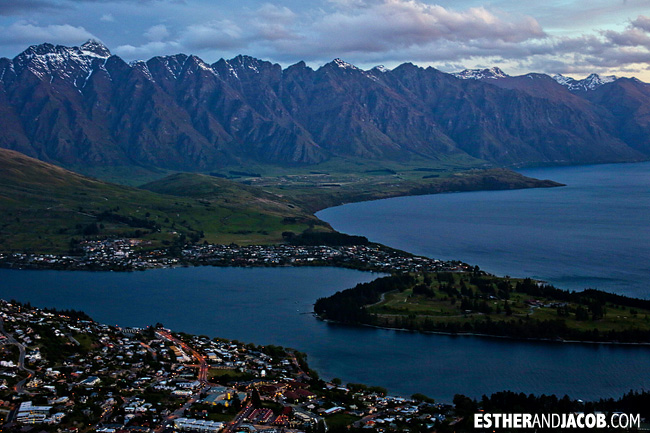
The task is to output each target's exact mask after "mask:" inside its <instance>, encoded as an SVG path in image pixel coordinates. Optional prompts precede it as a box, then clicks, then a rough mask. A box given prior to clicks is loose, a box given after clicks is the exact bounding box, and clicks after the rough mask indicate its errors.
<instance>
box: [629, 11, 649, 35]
mask: <svg viewBox="0 0 650 433" xmlns="http://www.w3.org/2000/svg"><path fill="white" fill-rule="evenodd" d="M631 24H632V26H633V27H636V28H637V29H641V30H644V31H646V32H650V17H646V16H643V15H639V16H638V17H637V19H635V20H633V21H632V22H631Z"/></svg>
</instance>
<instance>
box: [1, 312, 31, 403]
mask: <svg viewBox="0 0 650 433" xmlns="http://www.w3.org/2000/svg"><path fill="white" fill-rule="evenodd" d="M0 333H1V334H2V335H4V336H5V337H7V341H6V342H5V344H12V345H14V346H18V350H19V351H20V354H19V355H18V369H19V370H21V371H24V372H25V373H27V377H26V378H25V379H23V380H21V381H20V382H18V383H17V384H16V386H14V391H16V392H17V393H18V394H30V393H29V392H27V391H25V384H26V383H27V382H28V381H29V379H31V378H32V376H34V371H33V370H30V369H28V368H27V367H25V355H26V352H27V350H26V349H25V346H23V345H22V344H21V343H19V342H18V341H16V339H15V338H14V337H13V335H11V334H9V333H7V332H6V331H5V324H4V321H3V320H2V319H0Z"/></svg>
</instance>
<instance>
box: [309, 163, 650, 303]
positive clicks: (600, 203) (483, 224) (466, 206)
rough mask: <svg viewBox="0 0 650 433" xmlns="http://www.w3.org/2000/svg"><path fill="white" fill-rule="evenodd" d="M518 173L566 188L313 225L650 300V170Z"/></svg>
mask: <svg viewBox="0 0 650 433" xmlns="http://www.w3.org/2000/svg"><path fill="white" fill-rule="evenodd" d="M521 173H523V174H525V175H527V176H531V177H535V178H539V179H551V180H554V181H557V182H561V183H565V184H566V185H567V186H565V187H560V188H545V189H525V190H515V191H480V192H463V193H451V194H437V195H427V196H415V197H399V198H393V199H386V200H378V201H372V202H362V203H353V204H347V205H344V206H338V207H334V208H329V209H325V210H323V211H321V212H319V213H318V214H317V216H318V217H319V218H321V219H323V220H325V221H327V222H329V223H330V224H331V225H332V226H333V227H334V228H335V229H337V230H339V231H342V232H345V233H348V234H355V235H363V236H367V237H368V238H369V239H370V240H372V241H375V242H380V243H383V244H386V245H390V246H392V247H395V248H400V249H404V250H406V251H409V252H412V253H415V254H420V255H424V256H428V257H432V258H438V259H443V260H462V261H464V262H466V263H469V264H471V265H478V266H480V267H481V269H484V270H487V271H488V272H492V273H495V274H497V275H511V276H519V277H533V278H538V279H541V280H545V281H549V282H551V283H553V284H554V285H556V286H558V287H560V288H565V289H572V290H582V289H585V288H588V287H591V288H597V289H601V290H606V291H611V292H615V293H620V294H625V295H629V296H634V297H641V298H649V297H650V260H649V259H650V163H648V162H646V163H637V164H607V165H592V166H578V167H552V168H538V169H528V170H522V171H521Z"/></svg>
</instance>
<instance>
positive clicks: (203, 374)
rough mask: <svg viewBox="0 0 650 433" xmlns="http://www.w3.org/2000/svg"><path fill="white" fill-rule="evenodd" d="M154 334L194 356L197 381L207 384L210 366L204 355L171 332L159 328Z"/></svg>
mask: <svg viewBox="0 0 650 433" xmlns="http://www.w3.org/2000/svg"><path fill="white" fill-rule="evenodd" d="M156 334H157V335H158V336H159V337H161V338H164V339H165V340H167V341H171V342H172V343H174V344H176V345H178V346H180V347H182V348H183V350H185V351H186V352H188V353H190V354H192V356H193V357H194V358H196V360H197V361H198V362H199V373H198V376H197V377H198V380H199V382H200V383H201V385H207V384H208V370H209V369H210V366H209V365H208V362H207V361H206V360H205V357H204V356H203V355H201V354H200V353H199V352H197V351H196V350H194V348H192V347H190V346H188V345H187V344H185V342H183V341H181V340H179V339H178V338H176V337H174V336H173V335H172V334H170V333H169V332H167V331H164V330H162V329H160V330H157V331H156Z"/></svg>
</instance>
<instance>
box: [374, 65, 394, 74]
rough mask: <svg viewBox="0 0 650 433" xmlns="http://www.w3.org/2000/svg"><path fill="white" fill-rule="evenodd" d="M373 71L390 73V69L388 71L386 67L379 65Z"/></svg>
mask: <svg viewBox="0 0 650 433" xmlns="http://www.w3.org/2000/svg"><path fill="white" fill-rule="evenodd" d="M372 70H373V71H377V72H382V73H386V72H390V69H388V68H387V67H386V66H384V65H377V66H375V67H374V68H372Z"/></svg>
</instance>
